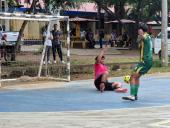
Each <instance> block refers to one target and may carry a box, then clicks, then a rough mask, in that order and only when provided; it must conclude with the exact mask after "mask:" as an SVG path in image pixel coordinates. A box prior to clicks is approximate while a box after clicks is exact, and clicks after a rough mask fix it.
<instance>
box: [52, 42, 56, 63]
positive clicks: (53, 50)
mask: <svg viewBox="0 0 170 128" xmlns="http://www.w3.org/2000/svg"><path fill="white" fill-rule="evenodd" d="M52 53H53V60H54V63H56V45H54V44H53V45H52Z"/></svg>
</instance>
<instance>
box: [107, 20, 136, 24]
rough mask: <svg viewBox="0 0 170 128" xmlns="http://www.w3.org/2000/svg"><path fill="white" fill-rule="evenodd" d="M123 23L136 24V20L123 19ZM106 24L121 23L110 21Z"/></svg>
mask: <svg viewBox="0 0 170 128" xmlns="http://www.w3.org/2000/svg"><path fill="white" fill-rule="evenodd" d="M120 22H121V23H124V24H125V23H135V21H134V20H128V19H121V20H120ZM105 23H106V24H109V23H119V21H118V20H113V21H108V22H105Z"/></svg>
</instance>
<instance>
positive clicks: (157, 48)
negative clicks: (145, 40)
mask: <svg viewBox="0 0 170 128" xmlns="http://www.w3.org/2000/svg"><path fill="white" fill-rule="evenodd" d="M167 31H168V34H167V35H168V55H170V27H168V28H167ZM161 36H162V35H161V32H160V33H159V34H158V35H157V36H156V38H155V41H154V53H155V54H158V55H159V58H161Z"/></svg>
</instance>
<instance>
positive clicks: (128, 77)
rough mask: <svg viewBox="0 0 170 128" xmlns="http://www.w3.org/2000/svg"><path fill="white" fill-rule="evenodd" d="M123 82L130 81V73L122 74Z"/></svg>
mask: <svg viewBox="0 0 170 128" xmlns="http://www.w3.org/2000/svg"><path fill="white" fill-rule="evenodd" d="M124 82H125V83H127V84H129V83H130V75H126V76H124Z"/></svg>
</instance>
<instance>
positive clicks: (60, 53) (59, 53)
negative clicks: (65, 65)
mask: <svg viewBox="0 0 170 128" xmlns="http://www.w3.org/2000/svg"><path fill="white" fill-rule="evenodd" d="M57 53H58V56H59V58H60V61H61V62H62V60H63V55H62V50H61V46H60V45H58V46H57Z"/></svg>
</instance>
